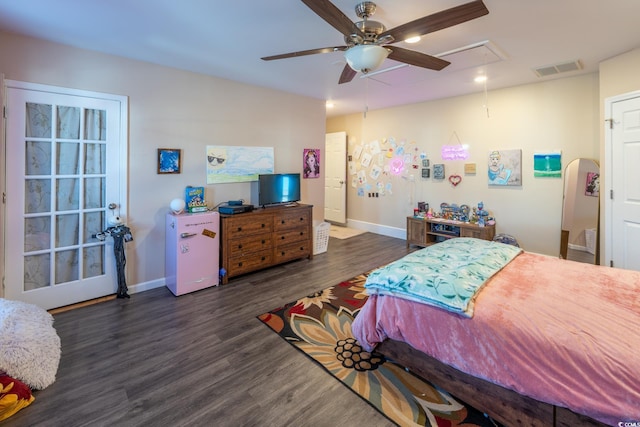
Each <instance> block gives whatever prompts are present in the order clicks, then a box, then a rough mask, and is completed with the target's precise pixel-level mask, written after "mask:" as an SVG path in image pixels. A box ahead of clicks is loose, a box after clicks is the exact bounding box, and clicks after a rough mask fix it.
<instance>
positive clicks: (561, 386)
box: [352, 253, 640, 426]
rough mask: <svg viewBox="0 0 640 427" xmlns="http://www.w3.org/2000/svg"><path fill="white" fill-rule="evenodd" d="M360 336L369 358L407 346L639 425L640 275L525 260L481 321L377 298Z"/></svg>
mask: <svg viewBox="0 0 640 427" xmlns="http://www.w3.org/2000/svg"><path fill="white" fill-rule="evenodd" d="M352 329H353V333H354V335H355V337H356V338H357V339H358V340H359V341H360V343H361V344H363V345H364V347H366V348H367V349H368V350H369V351H370V350H372V349H373V347H375V345H376V344H377V343H379V342H382V341H384V340H385V339H386V338H391V339H394V340H398V341H405V342H407V343H408V344H410V345H411V346H413V347H414V348H416V349H419V350H421V351H422V352H424V353H427V354H428V355H430V356H432V357H435V358H436V359H438V360H440V361H442V362H445V363H447V364H449V365H451V366H453V367H455V368H457V369H459V370H461V371H463V372H466V373H468V374H471V375H474V376H477V377H480V378H483V379H486V380H489V381H491V382H493V383H496V384H499V385H502V386H503V387H506V388H509V389H512V390H515V391H517V392H518V393H520V394H523V395H526V396H529V397H532V398H535V399H537V400H540V401H543V402H547V403H551V404H554V405H559V406H563V407H566V408H569V409H571V410H573V411H574V412H577V413H581V414H585V415H588V416H590V417H592V418H594V419H596V420H599V421H601V422H604V423H607V424H611V425H616V426H617V425H618V423H619V422H621V421H640V272H632V271H628V270H620V269H613V268H608V267H601V266H594V265H588V264H581V263H577V262H572V261H564V260H560V259H557V258H552V257H547V256H542V255H535V254H530V253H523V254H521V255H519V256H518V257H516V258H515V259H514V260H513V261H512V262H511V263H510V264H509V265H507V266H506V267H505V268H504V269H503V270H502V271H501V272H500V273H499V274H497V275H496V276H495V277H493V278H492V279H490V281H489V282H488V283H487V284H486V285H485V287H484V288H483V290H482V291H481V292H480V294H479V295H478V297H477V300H476V305H475V315H474V317H473V318H472V319H469V318H465V317H462V316H459V315H456V314H452V313H449V312H447V311H444V310H442V309H438V308H433V307H430V306H426V305H424V304H419V303H415V302H410V301H406V300H402V299H397V298H394V297H384V296H381V297H376V296H371V297H369V299H368V300H367V303H366V304H365V306H364V307H363V308H362V310H361V311H360V313H359V314H358V316H357V317H356V319H355V321H354V323H353V325H352ZM452 392H455V391H454V390H452Z"/></svg>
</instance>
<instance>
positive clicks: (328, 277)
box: [0, 233, 407, 427]
mask: <svg viewBox="0 0 640 427" xmlns="http://www.w3.org/2000/svg"><path fill="white" fill-rule="evenodd" d="M406 253H407V249H406V244H405V241H404V240H400V239H395V238H391V237H385V236H381V235H376V234H371V233H365V234H362V235H360V236H356V237H352V238H350V239H347V240H338V239H334V238H331V239H330V241H329V249H328V251H327V252H326V253H323V254H318V255H316V256H315V257H314V259H313V260H311V261H310V260H301V261H294V262H292V263H289V264H286V265H283V266H278V267H273V268H271V269H268V270H265V271H263V272H259V273H255V274H250V275H246V276H243V277H239V278H235V279H232V280H231V281H230V282H229V284H227V285H224V286H221V287H215V288H209V289H205V290H202V291H199V292H195V293H192V294H187V295H183V296H180V297H174V296H173V295H172V294H171V293H170V292H169V290H168V289H166V288H164V287H163V288H158V289H153V290H150V291H146V292H142V293H139V294H134V295H132V297H131V299H130V300H112V301H107V302H103V303H99V304H96V305H92V306H88V307H83V308H78V309H75V310H71V311H68V312H64V313H60V314H56V315H55V316H54V318H55V323H54V326H55V328H56V330H57V331H58V334H59V335H60V338H61V341H62V358H61V362H60V368H59V370H58V375H57V380H56V382H55V383H54V384H53V385H51V386H49V387H48V388H46V389H45V390H42V391H38V392H36V393H35V396H36V400H35V402H34V403H33V404H32V405H31V406H29V407H27V408H26V409H24V410H22V411H21V412H19V413H18V414H16V415H15V416H13V417H11V418H9V419H8V420H6V421H4V422H0V426H1V427H9V426H64V427H72V426H92V427H95V426H290V425H291V426H293V425H296V426H335V425H368V426H371V427H375V426H390V425H393V424H392V423H391V422H390V421H388V420H387V419H386V418H385V417H383V416H382V415H380V414H379V413H378V412H377V411H376V410H375V409H373V407H371V406H369V405H368V404H367V403H366V402H365V401H363V400H362V399H361V398H359V397H358V396H356V395H355V394H354V393H353V392H351V391H350V390H349V389H348V388H347V387H345V386H344V385H342V384H341V383H340V382H339V381H338V380H336V379H334V378H333V377H332V376H331V375H329V374H328V373H326V372H325V371H324V370H323V369H322V368H320V367H319V366H317V365H316V364H315V363H313V362H312V361H310V360H309V359H308V358H307V357H306V356H304V355H303V354H302V353H300V352H299V351H297V350H296V349H294V348H293V346H291V345H289V344H287V343H286V342H284V341H283V340H282V338H280V337H279V336H278V335H276V334H275V333H273V332H271V330H270V329H269V328H268V327H266V326H265V325H263V324H262V323H261V322H260V321H259V320H258V319H256V316H257V315H259V314H262V313H265V312H267V311H269V310H271V309H274V308H277V307H280V306H282V305H283V304H285V303H288V302H291V301H294V300H296V299H298V298H300V297H303V296H306V295H309V294H311V293H313V292H314V291H317V290H320V289H324V288H326V287H329V286H332V285H335V284H337V283H339V282H340V281H342V280H347V279H349V278H351V277H353V276H355V275H357V274H360V273H363V272H365V271H368V270H371V269H373V268H375V267H378V266H380V265H382V264H385V263H387V262H390V261H392V260H395V259H398V258H400V257H401V256H403V255H405V254H406Z"/></svg>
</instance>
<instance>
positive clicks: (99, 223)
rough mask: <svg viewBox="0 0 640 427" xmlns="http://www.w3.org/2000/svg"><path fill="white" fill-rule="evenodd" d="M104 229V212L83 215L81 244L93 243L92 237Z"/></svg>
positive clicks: (94, 239)
mask: <svg viewBox="0 0 640 427" xmlns="http://www.w3.org/2000/svg"><path fill="white" fill-rule="evenodd" d="M104 228H105V227H104V211H102V212H87V213H86V214H84V233H83V235H84V238H83V243H89V242H95V241H96V238H95V237H94V236H95V235H96V234H98V233H100V232H101V231H104Z"/></svg>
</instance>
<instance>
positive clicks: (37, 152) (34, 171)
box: [24, 141, 51, 175]
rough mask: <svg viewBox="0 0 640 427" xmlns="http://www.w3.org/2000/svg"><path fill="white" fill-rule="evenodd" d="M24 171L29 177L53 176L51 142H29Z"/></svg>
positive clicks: (26, 149)
mask: <svg viewBox="0 0 640 427" xmlns="http://www.w3.org/2000/svg"><path fill="white" fill-rule="evenodd" d="M24 170H25V173H26V174H27V175H50V174H51V143H50V142H37V141H27V145H26V148H25V168H24Z"/></svg>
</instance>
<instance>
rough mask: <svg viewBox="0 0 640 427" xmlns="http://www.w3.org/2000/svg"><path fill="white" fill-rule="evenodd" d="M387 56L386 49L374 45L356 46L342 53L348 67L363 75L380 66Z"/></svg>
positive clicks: (387, 51)
mask: <svg viewBox="0 0 640 427" xmlns="http://www.w3.org/2000/svg"><path fill="white" fill-rule="evenodd" d="M388 55H389V50H388V49H385V48H384V47H382V46H378V45H375V44H361V45H356V46H353V47H351V48H349V49H347V51H346V52H345V53H344V57H345V59H346V60H347V64H349V67H351V68H352V69H353V70H355V71H360V72H362V73H365V74H366V73H368V72H369V71H373V70H375V69H376V68H378V67H379V66H380V65H382V62H383V61H384V60H385V59H386V58H387V56H388Z"/></svg>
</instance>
